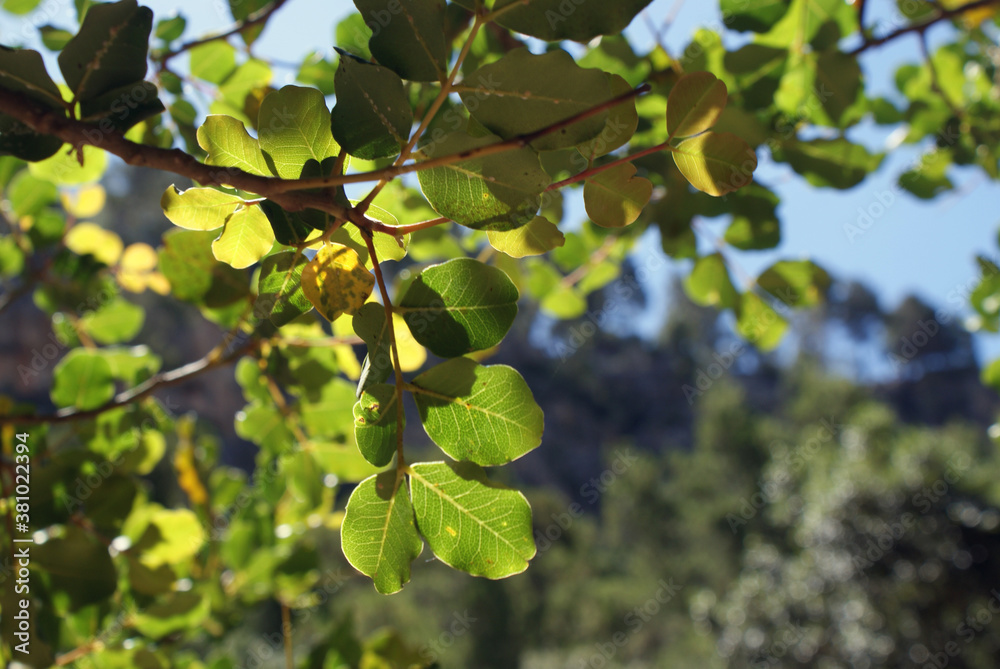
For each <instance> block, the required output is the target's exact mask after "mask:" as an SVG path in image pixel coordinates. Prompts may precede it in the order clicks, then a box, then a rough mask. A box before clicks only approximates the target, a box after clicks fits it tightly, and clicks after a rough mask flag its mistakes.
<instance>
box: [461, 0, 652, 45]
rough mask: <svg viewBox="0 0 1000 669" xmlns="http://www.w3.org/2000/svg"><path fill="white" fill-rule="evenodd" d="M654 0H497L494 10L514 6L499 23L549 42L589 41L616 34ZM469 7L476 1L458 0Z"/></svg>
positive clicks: (500, 17)
mask: <svg viewBox="0 0 1000 669" xmlns="http://www.w3.org/2000/svg"><path fill="white" fill-rule="evenodd" d="M650 1H651V0H615V1H614V2H576V1H574V2H572V3H568V2H566V1H565V0H534V1H532V2H523V1H522V0H497V1H496V2H495V3H494V4H493V10H494V11H496V10H498V9H503V8H505V7H508V6H510V5H518V4H521V5H523V6H522V7H511V8H510V9H509V10H507V11H505V12H503V13H502V14H501V15H500V16H499V17H498V18H497V23H499V24H500V25H502V26H504V27H505V28H510V29H511V30H513V31H515V32H519V33H524V34H525V35H531V36H532V37H537V38H538V39H543V40H546V41H549V42H558V41H561V40H573V41H574V42H583V43H586V42H589V41H590V40H592V39H594V38H595V37H597V36H598V35H614V34H615V33H619V32H621V31H622V30H624V29H625V28H626V27H627V26H628V24H629V23H631V22H632V19H633V18H635V16H636V15H638V14H639V12H641V11H642V10H643V9H644V8H645V7H646V5H648V4H649V3H650ZM456 4H459V5H461V6H463V7H465V8H466V9H469V10H474V9H476V2H475V0H456Z"/></svg>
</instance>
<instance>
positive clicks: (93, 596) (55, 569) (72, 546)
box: [31, 525, 117, 610]
mask: <svg viewBox="0 0 1000 669" xmlns="http://www.w3.org/2000/svg"><path fill="white" fill-rule="evenodd" d="M31 562H32V565H33V566H36V567H39V568H41V569H42V570H44V572H45V573H46V574H47V575H48V578H49V580H50V583H51V587H52V588H53V589H55V590H59V591H62V592H65V593H67V594H68V595H69V599H70V602H71V608H72V609H73V610H76V609H79V608H81V607H83V606H86V605H88V604H96V603H98V602H102V601H104V600H105V599H107V598H108V597H110V596H111V595H112V594H114V592H115V589H116V588H117V572H116V571H115V565H114V563H113V562H112V561H111V555H110V554H108V548H107V546H105V545H103V544H102V543H100V542H99V541H98V540H97V539H95V538H94V537H92V536H90V535H89V534H87V533H86V532H85V531H84V530H82V529H80V528H78V527H76V526H75V525H68V526H67V527H66V533H65V534H64V535H63V536H61V537H56V538H50V539H49V540H48V541H46V542H45V543H44V544H41V545H38V546H33V547H32V548H31Z"/></svg>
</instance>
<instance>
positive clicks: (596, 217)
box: [583, 163, 653, 228]
mask: <svg viewBox="0 0 1000 669" xmlns="http://www.w3.org/2000/svg"><path fill="white" fill-rule="evenodd" d="M635 174H636V169H635V165H633V164H632V163H622V164H621V165H618V166H617V167H612V168H611V169H609V170H604V171H603V172H601V173H599V174H596V175H594V176H592V177H590V178H589V179H587V181H586V182H585V183H584V186H583V201H584V205H585V207H586V209H587V215H588V216H589V217H590V220H591V221H593V222H594V223H596V224H597V225H600V226H601V227H604V228H623V227H625V226H626V225H631V224H632V223H635V221H636V219H638V218H639V215H640V214H641V213H642V208H643V207H645V206H646V204H647V203H648V202H649V199H650V198H651V197H652V196H653V184H652V182H651V181H649V179H644V178H642V177H637V176H636V175H635Z"/></svg>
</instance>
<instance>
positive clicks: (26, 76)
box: [0, 48, 65, 160]
mask: <svg viewBox="0 0 1000 669" xmlns="http://www.w3.org/2000/svg"><path fill="white" fill-rule="evenodd" d="M0 87H2V88H5V89H7V90H10V91H13V92H15V93H21V94H22V95H25V96H26V97H28V98H29V99H31V100H34V101H35V102H37V103H39V104H40V105H42V106H44V107H47V108H48V109H50V110H54V111H56V112H57V113H58V115H60V116H62V115H65V110H64V109H63V107H62V94H61V93H60V92H59V88H58V87H57V86H56V84H55V82H53V81H52V78H51V77H49V75H48V72H46V70H45V63H44V62H43V61H42V57H41V55H40V54H39V53H38V52H37V51H31V50H28V49H21V50H14V49H6V48H0ZM60 146H62V140H61V139H59V138H58V137H53V136H51V135H39V134H38V133H36V132H34V131H33V130H31V129H30V128H29V127H28V126H26V125H24V124H23V123H21V122H20V121H16V120H14V118H13V117H11V116H7V115H6V114H0V156H2V155H4V154H12V155H15V156H17V157H19V158H22V159H24V160H43V159H45V158H48V157H49V156H51V155H52V154H54V153H55V152H56V151H58V150H59V147H60Z"/></svg>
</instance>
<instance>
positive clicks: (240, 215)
mask: <svg viewBox="0 0 1000 669" xmlns="http://www.w3.org/2000/svg"><path fill="white" fill-rule="evenodd" d="M272 246H274V232H273V231H272V230H271V223H270V222H269V221H268V220H267V216H265V215H264V212H262V211H261V210H260V207H258V206H250V207H244V208H242V209H240V210H239V211H237V212H236V213H235V214H233V215H232V216H230V217H229V220H228V221H226V229H225V230H223V231H222V234H221V235H220V236H219V238H218V239H216V240H215V241H214V242H212V253H213V254H214V255H215V258H216V259H217V260H218V261H219V262H224V263H226V264H227V265H230V266H232V267H235V268H236V269H243V268H244V267H249V266H250V265H252V264H254V263H255V262H257V261H258V260H260V259H261V258H263V257H264V255H265V254H266V253H267V252H268V251H270V250H271V247H272Z"/></svg>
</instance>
